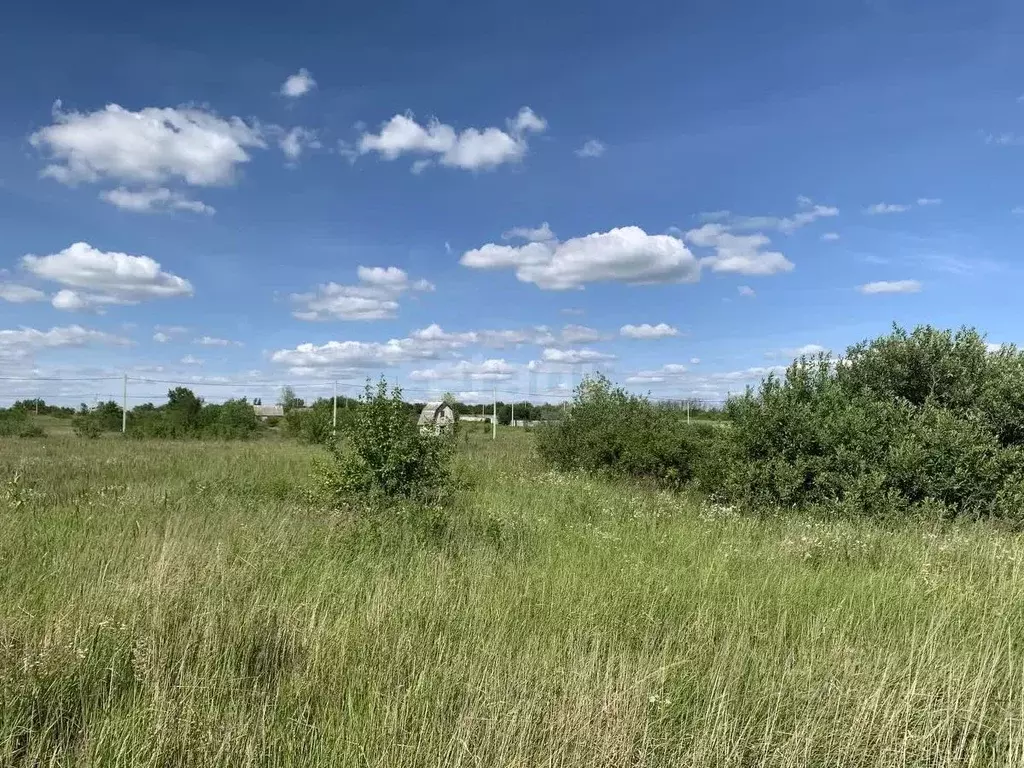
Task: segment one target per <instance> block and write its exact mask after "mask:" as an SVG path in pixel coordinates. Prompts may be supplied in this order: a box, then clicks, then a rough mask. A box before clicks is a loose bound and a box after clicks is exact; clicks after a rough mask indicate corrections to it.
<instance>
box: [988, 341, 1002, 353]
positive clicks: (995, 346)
mask: <svg viewBox="0 0 1024 768" xmlns="http://www.w3.org/2000/svg"><path fill="white" fill-rule="evenodd" d="M1002 348H1003V345H1002V344H996V343H994V342H988V343H987V344H985V351H986V352H988V353H990V354H995V353H996V352H998V351H1000V350H1001V349H1002Z"/></svg>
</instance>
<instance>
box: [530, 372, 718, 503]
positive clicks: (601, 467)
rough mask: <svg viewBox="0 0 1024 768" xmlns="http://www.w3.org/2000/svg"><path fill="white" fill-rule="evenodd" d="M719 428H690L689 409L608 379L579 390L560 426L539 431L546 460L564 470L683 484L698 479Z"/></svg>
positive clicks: (594, 380) (599, 377)
mask: <svg viewBox="0 0 1024 768" xmlns="http://www.w3.org/2000/svg"><path fill="white" fill-rule="evenodd" d="M714 429H715V428H714V427H707V426H703V427H696V426H693V427H690V426H687V424H686V414H685V412H684V411H680V410H677V409H669V408H659V407H657V406H655V405H653V404H652V403H651V402H650V401H649V400H648V399H647V398H644V397H640V396H637V395H632V394H629V393H627V392H626V391H625V390H624V389H622V388H621V387H615V386H614V385H612V383H611V382H610V381H609V380H608V379H607V378H606V377H604V376H602V375H600V374H598V375H597V376H594V377H588V378H585V379H584V380H583V382H582V383H580V385H579V386H578V387H577V388H576V392H575V395H574V398H573V402H572V408H570V409H568V411H567V413H566V415H565V416H564V418H562V419H561V420H560V421H559V422H557V423H555V424H551V425H547V426H545V427H543V428H541V429H538V430H537V447H538V450H539V452H540V454H541V456H542V457H543V458H544V459H546V460H547V461H548V462H549V463H550V464H551V465H553V466H555V467H557V468H559V469H562V470H583V471H586V472H608V473H611V474H617V475H626V476H632V477H637V478H644V479H649V480H654V481H656V482H659V483H662V484H667V485H671V486H675V487H678V486H681V485H683V484H684V483H686V482H687V481H689V480H690V479H691V478H692V477H693V469H694V465H695V463H696V461H697V456H698V454H699V453H700V452H701V446H702V444H703V443H704V442H705V441H707V440H708V439H709V437H710V436H711V433H710V431H711V430H714Z"/></svg>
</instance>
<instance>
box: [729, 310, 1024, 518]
mask: <svg viewBox="0 0 1024 768" xmlns="http://www.w3.org/2000/svg"><path fill="white" fill-rule="evenodd" d="M1022 367H1024V360H1022V357H1021V354H1020V353H1019V352H1017V351H1016V350H1015V349H1012V348H1011V349H1008V350H1002V351H1000V352H998V353H996V354H992V353H990V352H988V351H987V350H986V346H985V341H984V338H983V337H982V336H981V335H980V334H978V333H977V332H976V331H974V330H969V329H965V330H960V331H958V332H957V333H955V334H954V333H952V332H949V331H939V330H936V329H934V328H930V327H921V328H917V329H915V330H914V331H913V332H912V333H907V332H906V331H904V330H903V329H900V328H895V329H894V330H893V332H892V333H891V334H889V335H887V336H883V337H880V338H878V339H875V340H873V341H870V342H863V343H861V344H857V345H854V346H852V347H850V349H849V350H848V351H847V354H846V356H845V357H844V358H843V359H841V360H839V361H833V360H831V359H830V358H829V357H819V358H816V359H813V360H798V361H796V362H794V363H793V364H792V365H791V366H790V368H789V369H788V370H787V371H786V374H785V377H784V378H783V379H781V380H779V379H777V378H774V377H769V379H768V380H766V381H765V382H764V383H763V384H762V385H761V387H760V388H759V390H758V392H757V393H753V392H748V393H746V394H745V395H744V396H742V397H739V398H734V399H733V400H731V401H730V403H729V404H728V406H727V413H728V415H729V418H730V420H731V422H732V425H733V427H732V429H731V430H730V431H729V433H730V435H731V437H732V439H733V441H734V445H735V450H734V451H732V452H731V453H729V454H728V462H729V464H728V466H725V467H722V468H720V472H719V475H720V483H719V486H718V491H719V492H720V493H722V495H725V496H728V497H730V498H732V499H734V500H737V501H742V502H745V503H747V504H750V505H766V504H767V505H778V506H785V507H789V506H798V507H807V506H814V505H820V506H827V507H832V508H836V509H839V510H842V511H844V512H849V513H860V514H871V515H888V514H894V513H895V514H902V513H909V512H912V511H915V510H918V509H924V508H927V509H931V510H934V509H942V510H945V512H946V514H947V515H949V516H960V515H971V516H995V515H998V516H1004V517H1006V516H1013V517H1020V518H1021V519H1024V508H1022V507H1019V506H1018V507H1017V508H1014V509H1010V508H1008V507H1007V504H1008V503H1009V500H1010V499H1011V498H1014V497H1015V494H1017V493H1018V490H1016V489H1017V488H1018V487H1019V486H1016V485H1014V484H1015V483H1016V482H1017V480H1016V479H1015V478H1016V476H1017V475H1016V474H1015V473H1016V472H1017V470H1016V468H1017V467H1019V466H1020V463H1021V458H1022V453H1021V449H1022V448H1024V442H1022V440H1021V438H1022V437H1024V430H1022V429H1021V427H1022V425H1024V403H1022V402H1021V398H1020V396H1019V394H1018V395H1017V396H1016V397H1014V391H1015V387H1017V386H1018V383H1019V382H1021V380H1022V379H1021V375H1022V373H1021V372H1022ZM1020 391H1021V390H1020V389H1019V388H1016V392H1017V393H1019V392H1020Z"/></svg>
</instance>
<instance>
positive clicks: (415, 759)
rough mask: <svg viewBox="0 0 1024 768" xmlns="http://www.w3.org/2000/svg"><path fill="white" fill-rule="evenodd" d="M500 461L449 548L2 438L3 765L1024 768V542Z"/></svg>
mask: <svg viewBox="0 0 1024 768" xmlns="http://www.w3.org/2000/svg"><path fill="white" fill-rule="evenodd" d="M499 437H500V439H499V441H498V442H496V443H491V442H490V441H489V440H486V439H484V436H483V435H482V434H479V435H475V434H474V435H470V438H471V441H470V444H469V445H467V446H465V447H464V449H463V450H462V452H461V455H460V457H459V463H460V468H459V473H458V474H459V476H460V478H461V479H462V480H463V481H464V482H465V485H466V488H465V490H464V491H463V499H462V501H461V502H460V504H459V506H458V507H457V508H456V509H455V510H454V511H453V512H452V514H451V519H450V521H449V522H448V523H447V524H444V521H443V520H441V519H436V520H432V521H429V522H427V523H423V522H420V523H409V522H405V523H403V522H393V523H391V524H378V525H370V524H366V523H359V522H356V521H353V520H350V519H348V518H346V517H345V516H342V515H340V514H337V513H333V512H331V511H330V510H326V509H321V508H318V506H317V505H316V504H315V503H313V502H312V501H310V500H309V498H308V497H307V494H306V487H305V486H306V484H307V482H308V480H307V478H308V477H309V474H310V465H311V462H312V460H313V458H314V456H315V455H316V454H317V453H318V451H317V449H313V448H307V447H302V446H297V445H293V444H290V443H288V442H284V441H273V442H258V443H254V444H237V443H236V444H227V443H224V444H217V443H201V442H177V443H172V442H147V441H134V440H129V441H122V440H120V439H116V438H111V439H104V440H98V441H84V440H77V439H75V438H73V437H68V436H50V437H47V438H45V439H38V440H17V439H10V440H4V441H0V765H25V766H27V765H47V766H72V765H74V766H79V765H85V766H101V765H102V766H113V765H123V766H208V765H209V766H250V765H251V766H256V765H274V766H277V765H296V766H298V765H302V766H310V765H331V766H375V767H377V766H379V767H380V768H384V767H388V768H392V767H401V766H467V767H468V766H522V767H523V768H526V767H527V766H531V767H533V766H761V765H766V766H794V767H795V766H880V767H881V766H922V767H924V766H960V765H964V766H968V765H970V766H996V765H998V766H1019V765H1022V764H1024V656H1022V651H1024V568H1022V563H1024V541H1022V540H1021V538H1019V537H1017V536H1014V535H1011V534H1008V533H1005V532H1000V531H997V530H995V529H993V528H991V527H988V526H983V525H973V526H972V525H964V526H959V527H937V526H936V527H930V526H922V525H921V524H916V525H914V526H910V525H907V526H904V527H902V528H897V527H888V528H885V527H880V526H876V525H873V524H869V523H851V522H824V521H819V520H813V519H810V518H805V517H797V516H792V517H790V516H787V517H781V516H768V517H765V518H763V519H753V518H750V517H740V516H737V515H736V514H735V513H733V512H731V511H730V510H728V509H721V508H715V507H713V506H708V505H704V504H701V503H699V502H697V501H695V500H692V499H688V498H686V497H682V496H673V495H669V494H664V493H658V492H652V491H646V490H642V489H637V488H632V487H629V486H625V485H618V486H616V485H611V484H606V483H603V482H601V481H598V480H593V479H586V478H579V477H570V476H562V475H557V474H552V473H548V472H545V471H544V470H543V469H542V468H541V467H540V466H539V465H538V464H537V462H536V459H535V458H534V455H533V452H532V449H531V443H530V436H529V435H528V434H523V433H516V432H513V431H511V430H509V431H506V432H503V433H502V434H501V435H499Z"/></svg>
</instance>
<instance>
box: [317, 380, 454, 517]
mask: <svg viewBox="0 0 1024 768" xmlns="http://www.w3.org/2000/svg"><path fill="white" fill-rule="evenodd" d="M343 436H344V439H343V440H339V441H337V442H336V443H334V444H333V446H332V456H333V462H331V463H330V464H325V465H321V466H320V470H319V479H320V481H321V485H322V486H323V487H324V488H325V489H326V490H327V491H328V492H329V493H330V495H332V496H333V497H334V498H335V499H337V500H342V501H349V500H358V501H361V502H371V503H374V502H378V501H393V500H399V499H408V500H411V501H414V502H417V503H436V502H439V501H444V500H445V499H446V498H447V497H448V495H449V494H450V490H451V483H452V472H451V459H452V455H453V451H454V441H453V440H452V439H451V438H450V437H448V436H439V435H433V434H426V433H423V432H421V431H420V429H419V427H418V426H417V425H416V422H415V420H414V419H413V418H412V417H411V415H410V413H409V409H408V406H407V405H406V404H405V403H404V402H403V401H402V392H401V390H400V389H399V388H398V387H395V388H393V389H392V390H391V391H390V392H389V391H388V386H387V382H386V381H385V380H384V379H383V378H381V380H380V381H379V382H378V383H377V385H376V387H372V386H371V385H370V384H369V383H368V384H367V385H366V390H365V392H364V395H363V398H362V399H361V401H360V402H359V403H358V406H357V407H356V408H355V409H354V411H353V413H352V418H351V420H349V421H348V422H347V423H346V424H345V425H344V430H343Z"/></svg>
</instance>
